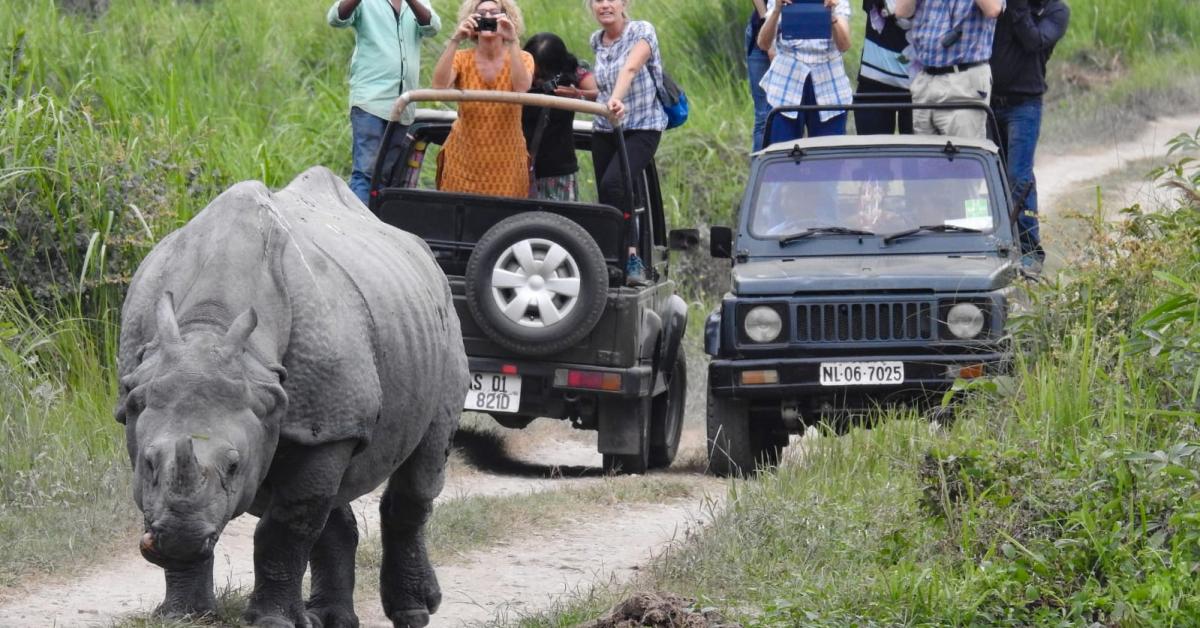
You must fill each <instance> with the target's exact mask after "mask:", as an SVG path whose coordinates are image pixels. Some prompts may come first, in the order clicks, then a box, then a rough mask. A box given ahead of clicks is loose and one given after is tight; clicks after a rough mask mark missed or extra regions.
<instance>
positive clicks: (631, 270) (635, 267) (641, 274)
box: [625, 253, 646, 286]
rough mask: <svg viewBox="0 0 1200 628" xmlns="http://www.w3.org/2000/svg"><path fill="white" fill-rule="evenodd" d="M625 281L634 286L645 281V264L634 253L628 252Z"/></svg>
mask: <svg viewBox="0 0 1200 628" xmlns="http://www.w3.org/2000/svg"><path fill="white" fill-rule="evenodd" d="M625 283H627V284H629V285H634V286H637V285H645V283H646V265H645V264H643V263H642V258H640V257H638V256H637V254H635V253H630V254H629V261H627V262H625Z"/></svg>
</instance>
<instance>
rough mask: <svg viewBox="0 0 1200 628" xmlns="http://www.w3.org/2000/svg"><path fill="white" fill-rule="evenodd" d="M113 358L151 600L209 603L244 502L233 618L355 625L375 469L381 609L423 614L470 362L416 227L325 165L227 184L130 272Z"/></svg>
mask: <svg viewBox="0 0 1200 628" xmlns="http://www.w3.org/2000/svg"><path fill="white" fill-rule="evenodd" d="M118 368H119V372H120V377H121V380H120V381H121V384H120V400H119V405H118V408H117V419H118V420H119V421H121V422H123V423H124V424H125V433H126V440H127V447H128V449H129V457H130V461H131V462H132V464H133V469H134V480H133V482H134V485H133V493H134V500H135V501H136V502H137V505H138V507H139V508H140V509H141V510H142V513H143V515H144V518H145V533H144V534H143V536H142V539H141V544H140V548H141V551H142V554H143V556H145V558H146V559H147V560H149V561H151V562H153V563H155V564H157V565H160V566H161V567H163V568H164V569H165V571H166V582H167V584H166V598H165V600H164V602H163V604H162V606H161V607H160V608H159V611H160V612H161V613H163V614H166V615H170V616H178V615H186V614H202V613H206V612H210V611H212V610H214V608H215V604H216V601H215V598H214V593H213V577H212V570H213V546H214V544H215V543H216V541H217V538H218V537H219V535H220V534H221V531H222V529H224V527H225V525H226V524H227V523H228V522H229V520H230V519H232V518H234V517H236V516H238V515H240V514H242V513H244V512H249V513H251V514H254V515H256V516H258V517H260V521H259V523H258V527H257V528H256V530H255V535H254V571H255V582H254V591H253V593H252V594H251V596H250V600H249V605H248V608H247V610H246V615H245V619H246V620H247V621H248V622H250V623H253V624H255V625H270V626H293V625H297V626H309V625H324V626H326V627H329V626H355V625H357V624H358V620H357V618H356V616H355V614H354V606H353V600H352V594H353V591H354V552H355V548H356V547H357V544H358V530H357V527H356V523H355V519H354V514H353V512H352V511H351V509H350V507H349V503H350V501H351V500H353V499H354V498H356V497H358V496H360V495H363V494H365V493H367V492H369V491H371V490H373V489H374V488H375V487H377V486H379V485H380V484H381V483H383V482H384V481H385V480H387V481H388V485H387V488H386V490H385V493H384V496H383V498H382V503H381V505H380V513H381V521H382V528H383V531H382V535H381V539H382V543H383V566H382V568H381V576H380V577H381V583H380V584H381V587H380V591H381V597H382V599H383V606H384V611H385V612H386V613H387V615H388V617H390V618H391V619H392V621H393V623H394V624H395V625H396V626H423V625H425V624H427V623H428V621H429V615H430V614H431V613H433V612H435V611H436V610H437V606H438V604H439V602H440V601H441V592H440V590H439V588H438V584H437V578H436V577H435V575H434V572H433V568H432V566H431V565H430V563H429V558H428V556H427V554H426V550H425V538H424V523H425V521H426V519H427V518H428V516H429V513H430V511H431V509H432V503H433V499H434V497H435V496H437V494H438V493H439V492H441V490H442V486H443V483H444V480H445V476H444V471H445V464H446V457H447V454H448V451H449V446H450V438H451V436H452V434H453V432H454V430H455V428H456V426H457V424H458V417H459V414H460V410H461V408H462V401H463V397H464V395H465V393H466V386H467V377H468V375H467V359H466V354H465V353H464V351H463V343H462V335H461V332H460V329H459V322H458V318H457V316H456V315H455V312H454V307H453V304H452V302H451V297H450V289H449V285H448V284H447V282H446V278H445V275H444V274H442V272H441V270H440V269H439V268H438V266H437V264H436V263H435V262H434V260H433V258H432V255H431V253H430V251H429V248H428V247H427V246H425V244H424V243H423V242H422V241H421V240H419V239H418V238H415V237H413V236H411V235H410V234H408V233H405V232H402V231H399V230H397V229H394V228H392V227H389V226H387V225H385V224H383V223H382V222H380V221H379V220H377V219H376V218H375V217H374V216H372V215H371V214H370V212H368V211H367V209H366V208H365V207H364V206H363V205H362V204H361V203H359V202H358V200H357V199H356V198H355V197H354V196H353V194H352V193H351V192H350V190H349V188H347V187H346V185H345V184H344V183H343V182H342V181H341V179H339V178H337V177H336V176H334V175H333V173H331V172H329V171H328V170H326V169H324V168H313V169H311V170H309V171H307V172H305V173H304V174H302V175H300V176H299V177H297V178H296V180H295V181H293V182H292V183H291V184H290V185H289V186H288V187H287V188H285V189H283V190H281V191H279V192H277V193H274V194H273V193H271V192H270V191H269V190H268V189H267V188H266V187H265V186H263V185H262V184H261V183H258V182H247V183H240V184H237V185H235V186H233V187H232V188H230V189H229V190H227V191H226V192H225V193H223V194H221V195H220V196H219V197H218V198H217V199H216V200H214V201H213V202H212V203H211V204H210V205H209V206H208V207H207V208H205V209H204V210H203V211H202V212H200V213H199V214H198V215H197V216H196V217H195V218H194V219H193V220H191V221H190V222H189V223H188V224H187V225H186V226H184V227H183V228H181V229H179V230H178V231H175V232H174V233H172V234H170V235H169V236H167V237H166V238H165V239H163V241H162V242H160V243H159V244H158V245H157V246H155V247H154V250H153V251H151V252H150V254H149V255H148V256H147V257H146V259H145V260H144V261H143V262H142V265H141V266H140V267H139V268H138V272H137V274H136V275H135V276H134V278H133V281H132V283H131V285H130V287H129V293H128V295H127V297H126V299H125V304H124V306H123V308H122V325H121V339H120V354H119V365H118ZM306 567H311V569H312V592H311V597H310V598H309V600H308V601H307V603H306V602H305V601H304V600H303V599H302V597H301V582H302V579H303V575H304V572H305V568H306Z"/></svg>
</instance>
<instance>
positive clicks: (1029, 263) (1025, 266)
mask: <svg viewBox="0 0 1200 628" xmlns="http://www.w3.org/2000/svg"><path fill="white" fill-rule="evenodd" d="M1021 272H1023V273H1024V274H1025V275H1026V276H1029V277H1037V276H1039V275H1041V274H1042V260H1041V259H1040V258H1039V257H1038V255H1037V254H1036V253H1026V254H1024V255H1022V256H1021Z"/></svg>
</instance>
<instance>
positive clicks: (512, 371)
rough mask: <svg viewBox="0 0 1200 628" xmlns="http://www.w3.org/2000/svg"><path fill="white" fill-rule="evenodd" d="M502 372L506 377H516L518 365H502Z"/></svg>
mask: <svg viewBox="0 0 1200 628" xmlns="http://www.w3.org/2000/svg"><path fill="white" fill-rule="evenodd" d="M500 372H501V373H503V374H505V375H516V374H517V365H516V364H502V365H500Z"/></svg>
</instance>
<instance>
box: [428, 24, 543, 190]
mask: <svg viewBox="0 0 1200 628" xmlns="http://www.w3.org/2000/svg"><path fill="white" fill-rule="evenodd" d="M524 26H525V24H524V20H523V19H522V17H521V10H520V8H518V7H517V3H516V2H515V1H514V0H466V1H465V2H463V3H462V6H461V7H460V8H459V11H458V28H457V29H456V30H455V31H454V34H453V35H451V37H450V41H449V42H447V44H446V49H445V51H443V52H442V56H441V57H440V58H439V59H438V62H437V65H436V66H435V67H434V69H433V81H432V82H433V87H434V88H435V89H447V88H456V89H475V90H497V91H510V92H525V91H527V90H528V89H529V87H530V86H531V85H532V84H533V65H534V64H533V57H532V56H531V55H530V54H529V53H528V52H525V51H524V50H521V44H520V42H519V41H518V38H519V37H520V36H521V32H522V31H523V30H524ZM468 39H469V40H471V41H474V42H475V47H474V48H472V49H469V50H459V46H460V45H461V44H462V43H463V42H464V41H466V40H468ZM438 189H440V190H444V191H449V192H467V193H471V194H486V195H489V196H511V197H516V198H526V197H527V196H528V195H529V155H528V153H527V152H526V149H525V136H524V134H523V133H522V131H521V106H520V105H508V104H503V103H487V102H462V103H459V104H458V120H456V121H455V122H454V126H453V127H451V130H450V136H449V137H448V138H446V143H445V145H443V146H442V152H441V153H440V154H439V155H438Z"/></svg>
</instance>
